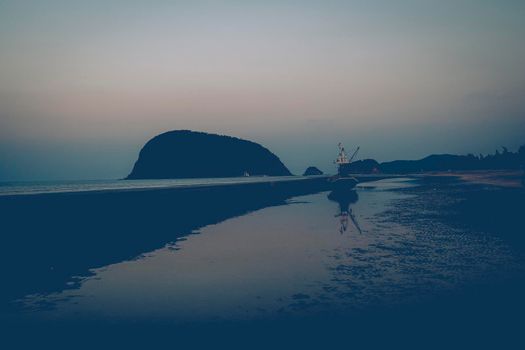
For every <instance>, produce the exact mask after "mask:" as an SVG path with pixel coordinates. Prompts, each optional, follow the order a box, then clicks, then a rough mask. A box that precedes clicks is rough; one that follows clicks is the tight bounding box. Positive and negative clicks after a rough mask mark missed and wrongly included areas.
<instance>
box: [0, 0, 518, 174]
mask: <svg viewBox="0 0 525 350" xmlns="http://www.w3.org/2000/svg"><path fill="white" fill-rule="evenodd" d="M524 42H525V1H523V0H515V1H511V0H492V1H489V0H475V1H474V0H436V1H425V0H413V1H408V0H407V1H394V0H382V1H381V0H377V1H374V0H363V1H329V0H322V1H282V0H281V1H271V0H266V1H168V0H166V1H153V0H149V1H132V0H125V1H124V0H122V1H110V0H105V1H98V0H91V1H72V0H63V1H45V0H40V1H29V0H13V1H5V0H0V180H27V179H92V178H93V179H96V178H119V177H124V176H126V175H127V174H128V172H129V170H130V169H131V167H132V165H133V163H134V161H135V160H136V157H137V155H138V151H139V150H140V148H141V146H142V145H143V144H144V143H145V142H146V141H147V140H148V139H149V138H151V137H153V136H155V135H156V134H158V133H161V132H164V131H167V130H173V129H193V130H202V131H208V132H216V133H222V134H228V135H233V136H238V137H242V138H247V139H250V140H254V141H257V142H260V143H262V144H263V145H265V146H266V147H268V148H269V149H270V150H272V151H274V152H275V153H276V154H277V155H278V156H279V157H280V158H281V160H283V162H284V163H285V164H286V165H287V166H288V167H289V168H290V169H291V170H292V172H296V173H300V172H302V171H303V170H304V168H306V167H307V166H308V165H316V166H318V167H320V168H321V169H323V170H326V171H332V172H333V171H335V167H334V166H333V164H332V161H333V159H334V158H335V156H336V153H337V143H338V142H339V141H341V142H343V143H344V144H345V145H346V146H347V148H352V147H355V146H357V145H360V146H361V153H360V156H361V158H376V159H378V160H380V161H383V160H393V159H399V158H403V159H413V158H419V157H422V156H425V155H427V154H430V153H470V152H472V153H480V152H484V153H486V152H493V151H494V149H495V148H497V147H499V146H502V145H505V146H507V147H509V148H510V149H511V150H514V149H516V148H517V147H518V146H519V145H520V144H523V143H525V44H524ZM209 156H210V157H216V156H220V155H217V154H214V153H213V150H210V154H209Z"/></svg>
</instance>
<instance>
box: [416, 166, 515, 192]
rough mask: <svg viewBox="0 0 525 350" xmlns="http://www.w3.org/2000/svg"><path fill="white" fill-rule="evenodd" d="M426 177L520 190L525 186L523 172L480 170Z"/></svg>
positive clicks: (439, 173) (430, 174) (442, 173)
mask: <svg viewBox="0 0 525 350" xmlns="http://www.w3.org/2000/svg"><path fill="white" fill-rule="evenodd" d="M425 176H441V177H443V176H452V177H458V178H460V179H461V180H463V181H465V182H470V183H476V184H484V185H493V186H500V187H512V188H520V187H523V186H524V177H525V174H524V173H523V171H515V170H499V171H498V170H480V171H461V172H459V171H452V172H436V173H429V174H426V175H425Z"/></svg>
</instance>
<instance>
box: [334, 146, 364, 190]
mask: <svg viewBox="0 0 525 350" xmlns="http://www.w3.org/2000/svg"><path fill="white" fill-rule="evenodd" d="M337 146H338V147H339V155H338V156H337V158H336V160H335V162H334V163H335V164H337V165H338V168H337V175H335V176H332V177H331V178H330V182H331V183H332V190H333V191H339V190H340V191H344V190H348V189H351V188H354V187H355V186H356V185H357V184H358V183H359V181H358V180H357V179H356V178H355V177H353V176H350V175H349V173H348V165H349V164H350V163H351V162H352V160H353V159H354V157H355V156H356V154H357V152H358V151H359V147H357V149H356V150H355V151H354V153H353V154H352V156H351V157H350V158H348V156H347V155H346V151H345V148H344V147H343V145H342V144H341V143H339V144H338V145H337Z"/></svg>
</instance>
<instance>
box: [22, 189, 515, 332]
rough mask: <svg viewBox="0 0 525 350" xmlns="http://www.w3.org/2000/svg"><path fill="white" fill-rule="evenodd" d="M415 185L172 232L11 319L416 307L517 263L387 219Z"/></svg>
mask: <svg viewBox="0 0 525 350" xmlns="http://www.w3.org/2000/svg"><path fill="white" fill-rule="evenodd" d="M251 180H252V179H250V180H245V181H251ZM175 183H176V182H175ZM416 185H417V184H416V182H415V181H414V180H412V179H391V180H381V181H376V182H371V183H366V184H362V185H360V186H358V187H357V189H356V190H355V191H353V192H349V193H348V194H347V195H346V196H343V197H337V196H336V197H335V198H334V196H333V195H331V194H330V193H329V192H320V193H316V194H310V195H305V196H298V197H294V198H290V199H289V200H287V201H286V203H282V204H281V205H276V206H270V207H266V208H263V209H260V210H256V211H252V212H249V213H247V214H244V215H240V216H236V217H231V218H228V219H226V220H224V221H221V222H218V223H215V224H212V225H207V226H204V227H202V228H200V229H198V230H194V231H193V232H192V233H190V234H184V235H175V236H178V238H177V239H174V240H173V241H170V242H167V243H166V244H165V245H164V246H163V247H161V248H159V249H154V250H151V251H144V252H143V253H142V254H140V255H138V256H134V257H130V259H126V260H123V261H120V262H117V263H113V264H109V265H106V266H98V267H94V268H92V269H91V271H90V272H91V274H90V275H86V276H70V280H69V282H68V283H66V284H65V285H64V287H63V288H62V290H59V291H54V292H50V293H49V292H48V293H38V292H36V293H32V294H29V295H24V296H21V297H20V298H18V299H17V300H16V304H17V305H18V307H19V310H20V315H22V317H24V318H28V319H32V320H41V321H45V322H49V321H57V320H62V321H66V322H74V321H75V320H93V321H96V322H97V323H109V324H114V323H119V322H128V321H130V320H132V321H133V322H134V323H138V324H141V323H145V324H148V323H152V322H153V323H154V322H162V323H165V322H167V323H173V324H178V325H187V324H196V325H198V324H201V323H209V322H219V323H220V322H231V321H235V322H243V321H254V320H275V319H286V318H292V319H293V318H297V317H299V318H302V317H314V316H316V315H332V316H334V317H344V316H345V315H352V314H353V313H357V314H358V313H362V312H366V310H369V309H377V308H382V307H384V308H392V307H399V306H400V307H403V305H417V304H418V303H424V302H428V301H431V300H433V299H434V298H439V297H440V296H442V295H447V293H451V292H454V291H458V290H462V289H463V288H467V287H469V286H471V285H476V284H477V283H483V282H485V281H491V280H493V279H494V278H495V277H497V276H502V275H506V274H509V275H512V274H513V273H516V271H522V270H521V269H522V261H521V260H520V258H519V257H518V256H517V255H516V254H515V252H513V250H512V249H511V247H509V246H508V245H507V244H506V243H505V242H503V241H502V240H500V239H498V238H497V237H489V236H486V235H476V234H471V233H469V232H468V229H465V230H460V229H457V228H453V227H451V226H449V225H446V224H445V223H442V222H439V221H438V220H436V221H430V222H426V223H422V224H421V225H412V224H410V225H409V224H403V222H400V221H399V220H396V218H395V215H397V214H395V211H393V210H392V209H393V208H394V206H395V205H396V203H399V202H400V201H410V200H411V198H412V197H413V196H414V195H413V194H408V193H404V192H403V191H399V190H402V189H407V188H410V187H413V186H416ZM99 188H100V187H99ZM203 210H206V207H205V206H203ZM210 210H213V209H211V208H210ZM174 218H176V214H175V213H174ZM412 218H413V220H417V219H418V216H417V213H416V212H414V213H412ZM145 234H154V232H145Z"/></svg>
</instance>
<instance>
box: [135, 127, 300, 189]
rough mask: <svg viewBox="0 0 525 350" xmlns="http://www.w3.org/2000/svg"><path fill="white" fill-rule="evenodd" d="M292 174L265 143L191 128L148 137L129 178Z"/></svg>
mask: <svg viewBox="0 0 525 350" xmlns="http://www.w3.org/2000/svg"><path fill="white" fill-rule="evenodd" d="M245 175H268V176H289V175H292V174H291V173H290V171H289V170H288V169H287V168H286V166H284V164H283V163H282V162H281V161H280V159H279V158H278V157H277V156H276V155H275V154H273V153H272V152H270V151H269V150H268V149H266V148H264V147H263V146H261V145H259V144H257V143H255V142H251V141H247V140H243V139H239V138H236V137H230V136H224V135H216V134H208V133H204V132H196V131H190V130H175V131H169V132H166V133H163V134H160V135H158V136H155V137H154V138H152V139H151V140H149V141H148V142H147V143H146V145H144V147H143V148H142V150H141V151H140V154H139V158H138V160H137V162H136V163H135V166H134V167H133V170H132V171H131V173H130V174H129V175H128V177H127V179H175V178H178V179H180V178H206V177H209V178H212V177H236V176H245Z"/></svg>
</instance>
